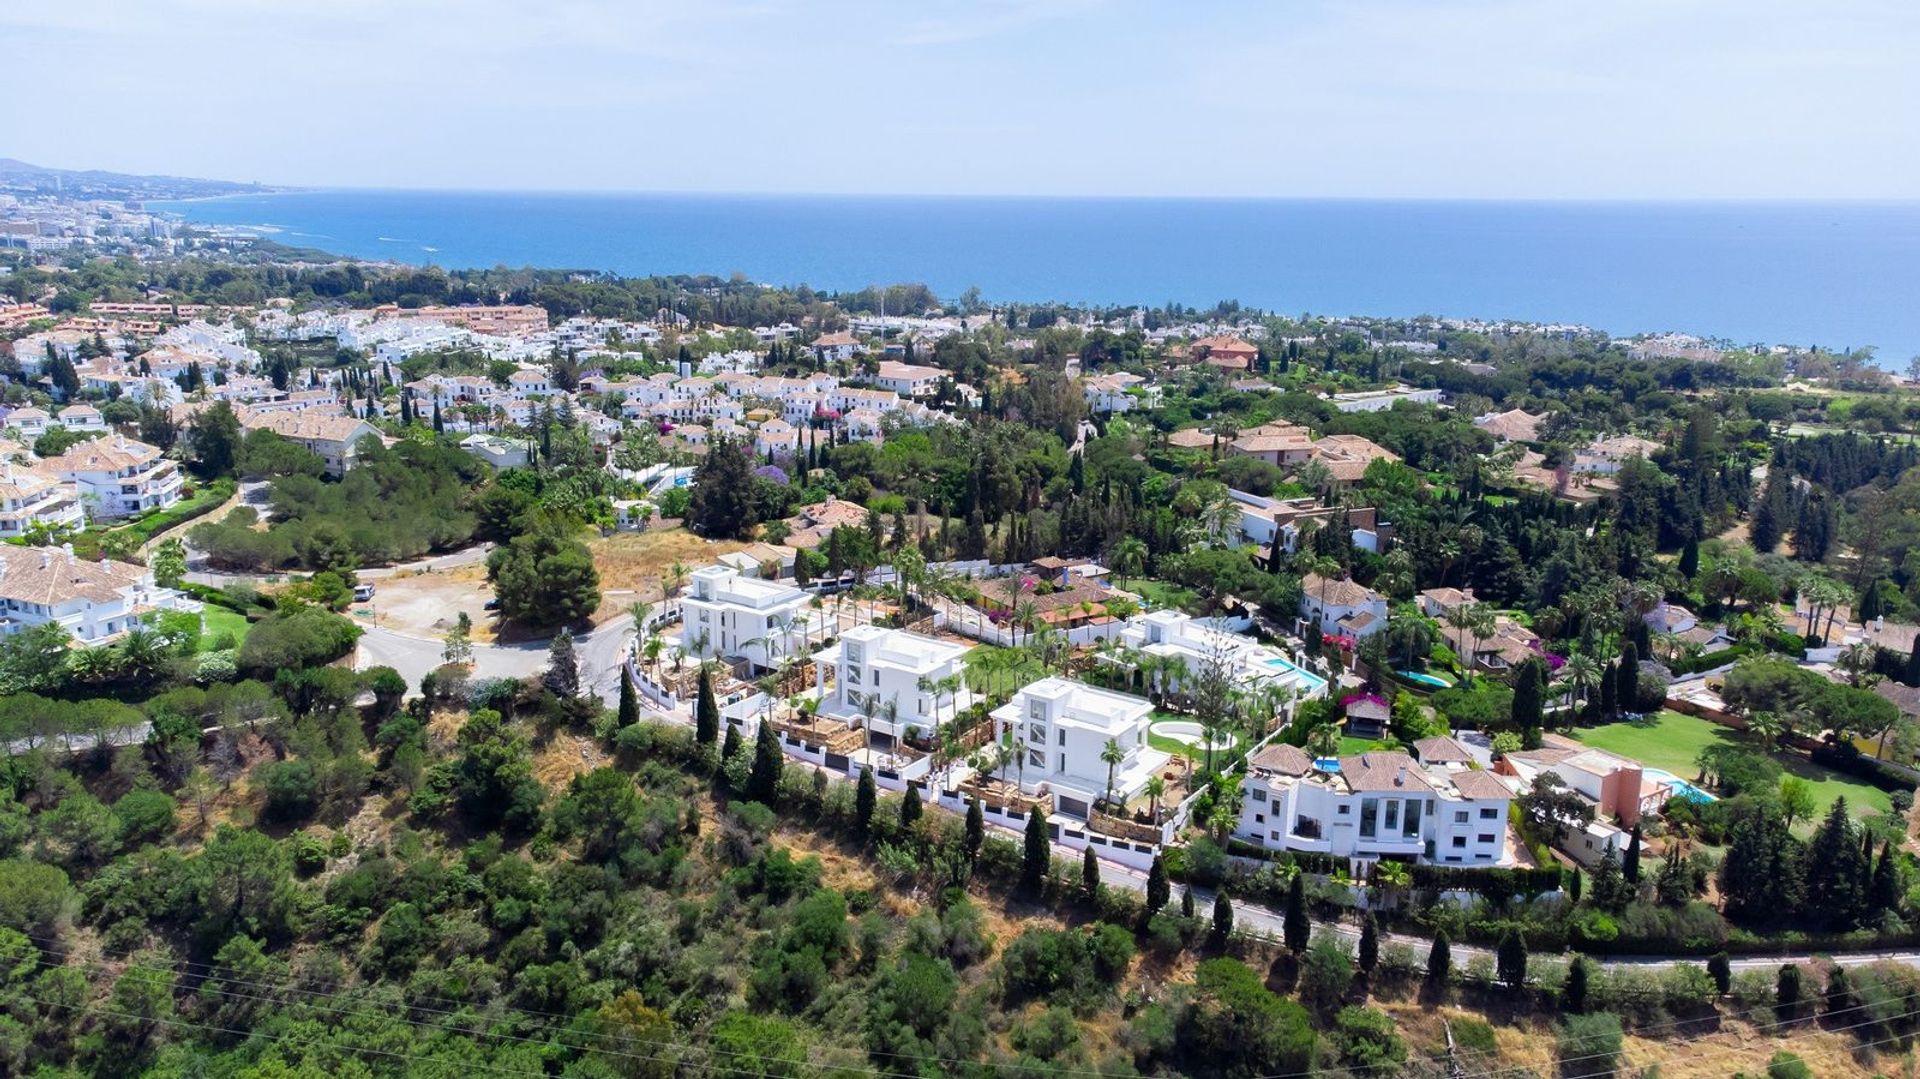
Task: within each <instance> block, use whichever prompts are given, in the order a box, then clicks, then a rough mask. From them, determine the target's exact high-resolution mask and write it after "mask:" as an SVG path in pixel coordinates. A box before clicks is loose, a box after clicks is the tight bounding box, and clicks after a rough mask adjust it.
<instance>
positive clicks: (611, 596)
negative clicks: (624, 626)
mask: <svg viewBox="0 0 1920 1079" xmlns="http://www.w3.org/2000/svg"><path fill="white" fill-rule="evenodd" d="M586 544H587V550H588V552H589V553H591V554H592V555H593V568H594V569H596V570H598V571H599V572H600V589H601V591H602V592H603V593H607V596H606V598H605V599H604V600H602V602H601V604H600V609H599V610H598V611H595V612H594V621H595V622H600V621H602V620H604V619H606V618H609V617H612V616H613V615H616V614H620V613H623V612H625V611H626V609H627V605H628V604H630V603H632V602H634V601H635V600H644V601H646V602H648V603H657V602H659V600H660V598H661V596H662V595H663V592H662V589H661V578H663V577H665V576H666V573H667V570H668V569H670V568H671V567H672V566H673V564H674V563H675V562H678V563H680V564H681V565H683V566H685V567H686V568H687V569H688V570H689V571H692V570H695V569H698V568H699V567H701V566H704V565H707V564H709V563H711V562H712V561H713V560H714V559H716V558H718V557H720V556H721V555H723V554H727V553H729V552H732V551H739V550H743V549H745V547H746V546H747V545H746V544H744V543H739V542H736V541H734V540H704V539H701V538H700V537H699V536H696V535H694V534H693V533H691V532H689V531H687V530H686V529H684V528H679V527H674V528H655V529H650V530H648V531H646V532H616V533H614V534H613V535H611V536H604V537H596V538H593V539H589V540H587V541H586Z"/></svg>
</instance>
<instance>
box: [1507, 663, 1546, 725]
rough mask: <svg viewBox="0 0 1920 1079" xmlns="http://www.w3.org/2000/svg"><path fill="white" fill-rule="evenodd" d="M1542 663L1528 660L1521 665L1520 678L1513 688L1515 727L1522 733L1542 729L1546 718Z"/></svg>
mask: <svg viewBox="0 0 1920 1079" xmlns="http://www.w3.org/2000/svg"><path fill="white" fill-rule="evenodd" d="M1540 667H1541V662H1540V661H1539V660H1537V659H1530V660H1527V661H1526V662H1525V663H1522V664H1521V665H1520V677H1519V678H1518V679H1517V680H1515V682H1514V686H1513V712H1512V717H1513V725H1514V727H1515V729H1517V730H1519V731H1522V732H1532V731H1537V730H1539V729H1540V724H1541V722H1542V720H1543V719H1544V718H1545V714H1546V710H1545V702H1544V698H1545V695H1546V691H1545V687H1544V686H1543V685H1542V680H1541V677H1540Z"/></svg>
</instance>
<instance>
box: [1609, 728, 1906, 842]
mask: <svg viewBox="0 0 1920 1079" xmlns="http://www.w3.org/2000/svg"><path fill="white" fill-rule="evenodd" d="M1573 736H1574V737H1575V738H1576V739H1578V740H1580V741H1581V742H1584V743H1586V744H1587V745H1590V746H1592V747H1594V748H1595V749H1604V750H1606V751H1607V752H1609V753H1617V754H1619V755H1620V756H1622V757H1631V758H1633V759H1634V760H1637V761H1639V762H1641V763H1642V764H1648V765H1652V766H1653V767H1655V768H1664V769H1665V770H1667V771H1669V772H1672V773H1673V774H1674V775H1677V776H1679V777H1680V778H1682V779H1692V778H1693V777H1694V776H1696V775H1699V774H1700V768H1699V766H1698V765H1696V764H1695V763H1694V760H1695V758H1697V757H1699V755H1700V751H1701V750H1703V749H1705V748H1707V747H1708V746H1713V745H1721V744H1727V743H1731V744H1735V745H1741V746H1746V747H1748V748H1752V747H1753V745H1754V742H1753V740H1752V739H1750V738H1747V737H1745V736H1744V735H1741V734H1740V733H1738V732H1736V731H1733V730H1730V729H1728V728H1726V727H1722V726H1720V725H1719V724H1717V723H1712V722H1709V721H1707V720H1704V719H1700V718H1698V717H1696V716H1688V715H1682V714H1681V713H1679V712H1675V711H1673V710H1671V709H1667V710H1664V711H1662V712H1661V713H1660V714H1659V716H1658V717H1657V718H1656V719H1655V721H1654V722H1652V723H1648V724H1644V725H1639V724H1633V723H1609V724H1607V725H1606V726H1603V727H1590V728H1587V729H1584V730H1577V731H1575V732H1574V733H1573ZM1772 756H1773V759H1774V760H1777V761H1779V762H1780V764H1781V766H1782V767H1783V768H1785V769H1786V770H1787V773H1788V774H1789V775H1796V776H1799V777H1801V778H1802V779H1805V780H1806V781H1807V782H1808V783H1810V784H1812V785H1813V800H1814V805H1815V806H1817V807H1818V808H1817V809H1816V811H1815V815H1816V816H1818V815H1819V814H1824V813H1825V812H1826V811H1827V807H1828V806H1830V805H1832V804H1833V800H1834V799H1835V798H1838V797H1840V796H1841V795H1845V796H1846V799H1847V805H1848V806H1850V807H1853V808H1855V809H1859V808H1868V809H1872V810H1873V811H1874V812H1876V813H1886V812H1889V811H1891V809H1892V808H1893V803H1892V801H1891V800H1890V799H1889V798H1888V796H1887V792H1886V791H1883V790H1881V789H1880V788H1878V787H1875V786H1873V785H1872V784H1869V783H1865V782H1862V781H1860V780H1857V779H1854V778H1852V777H1851V776H1845V775H1842V774H1840V773H1838V772H1835V771H1832V770H1831V769H1827V768H1822V767H1820V766H1819V765H1817V764H1814V763H1813V762H1812V761H1810V760H1808V759H1806V758H1805V757H1802V756H1800V755H1799V754H1797V753H1774V754H1773V755H1772Z"/></svg>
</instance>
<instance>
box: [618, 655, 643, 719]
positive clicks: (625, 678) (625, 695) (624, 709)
mask: <svg viewBox="0 0 1920 1079" xmlns="http://www.w3.org/2000/svg"><path fill="white" fill-rule="evenodd" d="M618 718H619V722H620V726H621V727H622V728H623V729H624V728H627V727H631V726H633V725H634V724H635V723H638V722H640V696H639V694H637V693H635V692H634V690H633V675H631V674H629V673H627V668H626V666H625V665H624V664H623V665H622V666H621V668H620V711H619V713H618Z"/></svg>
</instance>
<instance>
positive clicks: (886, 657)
mask: <svg viewBox="0 0 1920 1079" xmlns="http://www.w3.org/2000/svg"><path fill="white" fill-rule="evenodd" d="M841 640H842V641H844V642H848V643H859V644H862V645H865V646H866V648H867V662H869V663H879V664H888V665H891V666H897V667H904V668H906V669H908V670H912V671H925V670H931V669H932V668H934V667H938V666H940V665H941V664H943V663H946V662H948V661H950V660H953V659H957V658H959V657H960V656H962V655H965V654H966V652H967V650H968V646H967V645H963V644H956V643H954V642H952V641H942V640H937V639H935V638H933V637H923V636H921V635H920V634H918V633H909V632H907V631H906V630H904V629H888V628H886V627H885V626H855V627H854V628H852V629H850V630H848V631H847V632H846V633H844V634H842V635H841Z"/></svg>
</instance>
